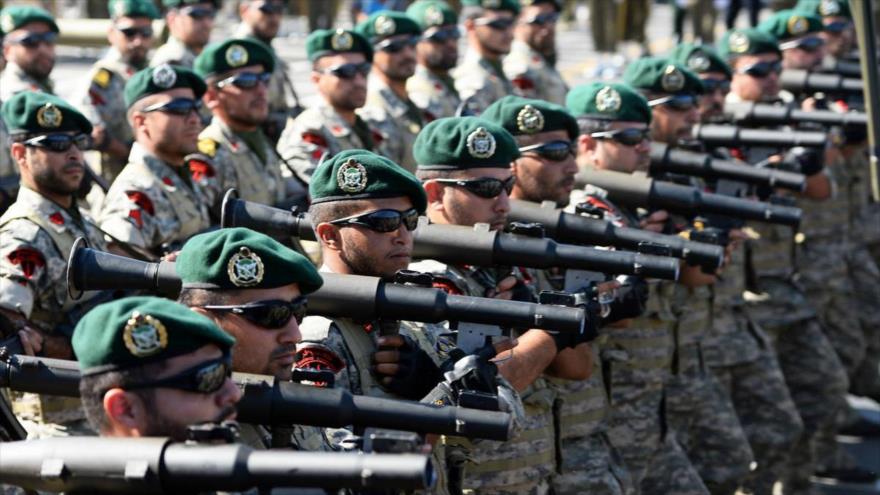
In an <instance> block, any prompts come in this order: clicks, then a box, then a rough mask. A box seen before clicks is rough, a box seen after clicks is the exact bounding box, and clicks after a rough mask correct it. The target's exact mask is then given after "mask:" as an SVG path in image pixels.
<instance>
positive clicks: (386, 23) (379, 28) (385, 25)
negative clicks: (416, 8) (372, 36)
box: [373, 15, 397, 36]
mask: <svg viewBox="0 0 880 495" xmlns="http://www.w3.org/2000/svg"><path fill="white" fill-rule="evenodd" d="M373 28H374V29H375V30H376V34H378V35H379V36H388V35H391V34H394V31H396V30H397V23H396V22H394V19H392V18H390V17H388V16H384V15H380V16H379V17H377V18H376V21H375V22H374V23H373Z"/></svg>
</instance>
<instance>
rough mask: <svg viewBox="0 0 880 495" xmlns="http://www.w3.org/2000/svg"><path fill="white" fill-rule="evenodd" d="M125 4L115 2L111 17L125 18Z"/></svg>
mask: <svg viewBox="0 0 880 495" xmlns="http://www.w3.org/2000/svg"><path fill="white" fill-rule="evenodd" d="M125 14H126V11H125V4H124V3H123V2H116V3H115V4H113V15H114V16H115V17H125Z"/></svg>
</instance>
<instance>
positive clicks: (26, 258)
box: [7, 247, 46, 280]
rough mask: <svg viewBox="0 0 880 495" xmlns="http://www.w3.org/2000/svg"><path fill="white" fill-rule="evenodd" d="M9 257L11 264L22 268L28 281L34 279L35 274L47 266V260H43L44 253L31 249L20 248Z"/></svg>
mask: <svg viewBox="0 0 880 495" xmlns="http://www.w3.org/2000/svg"><path fill="white" fill-rule="evenodd" d="M7 257H8V258H9V262H10V263H12V264H13V265H19V266H20V267H21V271H22V273H24V276H25V278H27V279H28V280H30V279H32V278H33V277H34V272H36V271H37V268H41V267H44V266H46V260H45V258H43V253H41V252H39V251H37V250H36V249H34V248H30V247H23V248H18V249H16V250H15V251H13V252H11V253H9V256H7Z"/></svg>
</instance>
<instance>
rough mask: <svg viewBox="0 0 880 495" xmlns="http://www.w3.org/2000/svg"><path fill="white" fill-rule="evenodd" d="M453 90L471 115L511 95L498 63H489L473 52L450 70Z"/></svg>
mask: <svg viewBox="0 0 880 495" xmlns="http://www.w3.org/2000/svg"><path fill="white" fill-rule="evenodd" d="M452 77H453V78H454V79H455V89H456V90H457V91H458V95H459V96H460V97H461V99H462V101H467V108H468V110H470V111H471V112H472V113H473V114H475V115H479V114H481V113H483V110H485V109H486V107H488V106H489V105H491V104H492V103H494V102H495V101H497V100H500V99H501V98H503V97H505V96H507V95H511V94H513V85H512V84H511V83H510V81H508V80H507V77H506V76H505V75H504V70H503V69H502V67H501V63H500V62H490V61H488V60H486V59H484V58H482V57H480V55H479V54H478V53H477V52H476V51H473V50H470V51H468V52H467V54H466V55H465V57H464V60H463V61H462V62H461V64H459V66H458V67H456V68H455V69H453V70H452Z"/></svg>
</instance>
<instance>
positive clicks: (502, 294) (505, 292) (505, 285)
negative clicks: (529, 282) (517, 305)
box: [486, 275, 517, 301]
mask: <svg viewBox="0 0 880 495" xmlns="http://www.w3.org/2000/svg"><path fill="white" fill-rule="evenodd" d="M516 282H517V279H516V277H514V276H513V275H508V276H507V277H504V278H502V279H501V280H500V281H499V282H498V284H497V285H495V288H494V289H489V290H487V291H486V297H493V298H495V299H504V300H505V301H509V300H511V299H513V288H514V287H515V286H516Z"/></svg>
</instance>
